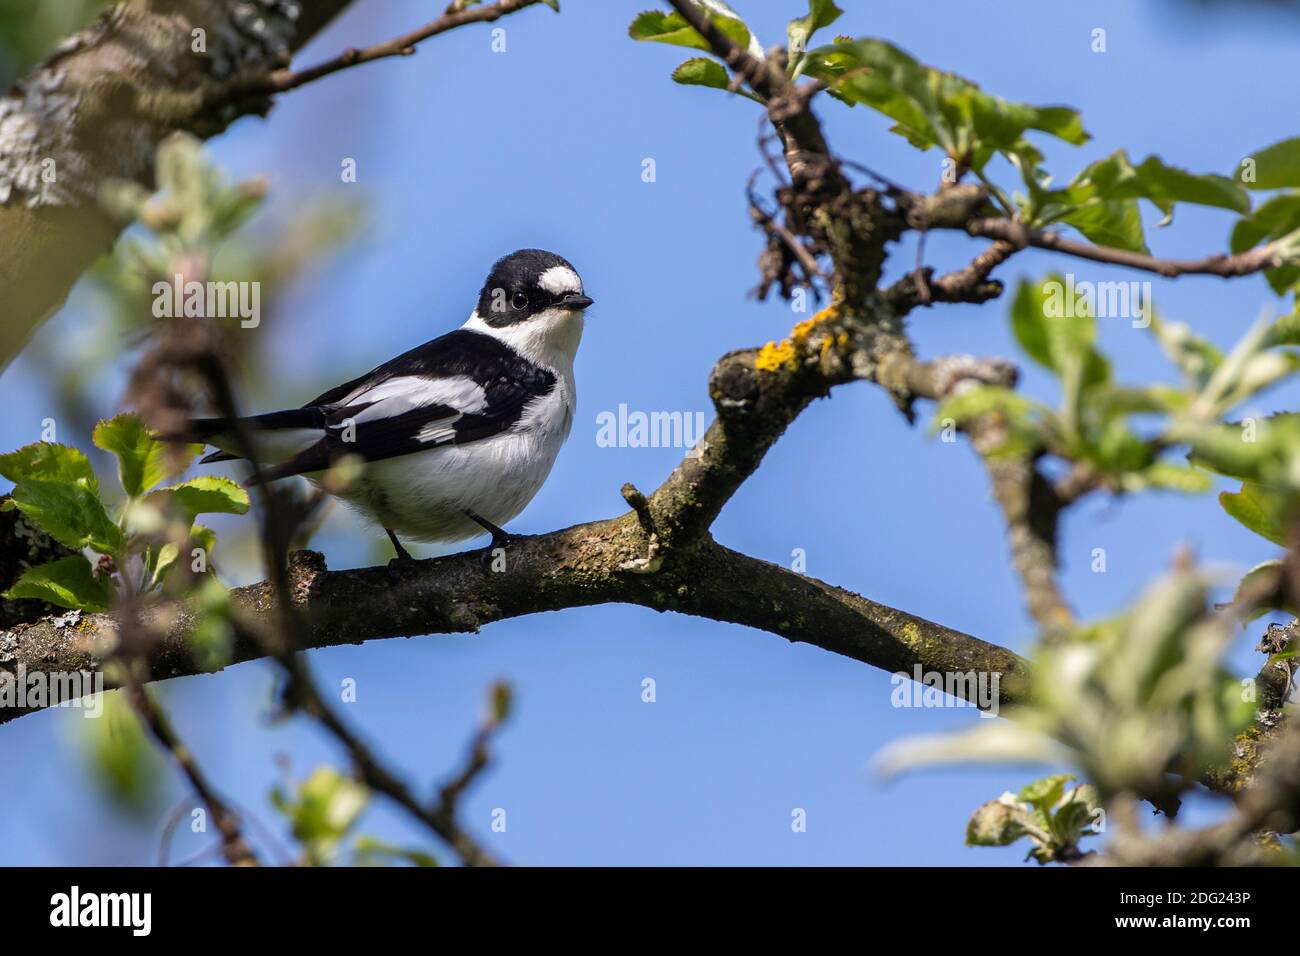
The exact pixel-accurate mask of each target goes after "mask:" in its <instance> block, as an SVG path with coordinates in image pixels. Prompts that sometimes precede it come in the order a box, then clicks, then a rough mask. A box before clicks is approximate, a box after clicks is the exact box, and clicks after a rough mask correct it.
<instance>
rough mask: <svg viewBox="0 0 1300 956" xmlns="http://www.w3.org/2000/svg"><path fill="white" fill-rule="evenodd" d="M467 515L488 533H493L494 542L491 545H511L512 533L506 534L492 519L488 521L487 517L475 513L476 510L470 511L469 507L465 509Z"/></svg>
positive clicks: (495, 546)
mask: <svg viewBox="0 0 1300 956" xmlns="http://www.w3.org/2000/svg"><path fill="white" fill-rule="evenodd" d="M465 517H467V518H469V519H470V520H471V521H473V522H474V523H475V524H477V525H478V526H479V527H480V528H482V529H483V530H484V531H486V532H487V533H488V534H490V535H492V544H491V545H490V546H491V547H493V548H504V547H507V546H509V544H510V535H508V534H506V532H505V531H504V530H503V529H501V528H498V527H497V526H496V525H494V524H493V523H492V522H491V521H488V520H487V519H486V518H484V517H482V516H480V515H477V514H475V513H474V512H472V511H470V510H469V509H468V508H466V509H465Z"/></svg>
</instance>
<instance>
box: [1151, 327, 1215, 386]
mask: <svg viewBox="0 0 1300 956" xmlns="http://www.w3.org/2000/svg"><path fill="white" fill-rule="evenodd" d="M1148 328H1150V329H1151V334H1152V335H1154V336H1155V337H1156V340H1157V341H1158V342H1159V343H1160V348H1161V350H1162V351H1163V352H1164V353H1165V355H1166V356H1168V357H1169V360H1170V361H1171V362H1173V363H1174V364H1175V365H1176V366H1178V370H1179V371H1180V372H1182V374H1183V377H1184V378H1186V379H1187V380H1188V382H1190V383H1191V384H1192V385H1194V386H1195V387H1196V388H1197V389H1198V390H1199V389H1202V388H1204V387H1205V385H1206V383H1207V382H1209V380H1210V376H1211V375H1213V374H1214V373H1215V372H1216V371H1217V370H1218V368H1219V366H1220V365H1222V364H1223V353H1222V352H1221V351H1219V349H1218V348H1217V347H1216V346H1215V345H1213V344H1212V343H1211V342H1210V341H1209V340H1208V339H1204V338H1202V337H1201V336H1199V335H1197V334H1196V333H1195V332H1193V331H1192V327H1191V326H1189V325H1187V324H1185V323H1183V322H1166V321H1165V320H1164V319H1161V318H1160V317H1159V316H1157V315H1155V314H1152V316H1151V324H1150V325H1149V326H1148Z"/></svg>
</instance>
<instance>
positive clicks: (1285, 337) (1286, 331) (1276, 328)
mask: <svg viewBox="0 0 1300 956" xmlns="http://www.w3.org/2000/svg"><path fill="white" fill-rule="evenodd" d="M1264 344H1265V346H1275V345H1300V307H1298V308H1296V310H1295V311H1293V312H1289V313H1288V314H1286V315H1284V316H1281V317H1280V318H1279V319H1278V320H1277V321H1276V322H1274V323H1273V325H1272V326H1271V327H1270V328H1269V330H1268V335H1267V336H1266V337H1265V343H1264Z"/></svg>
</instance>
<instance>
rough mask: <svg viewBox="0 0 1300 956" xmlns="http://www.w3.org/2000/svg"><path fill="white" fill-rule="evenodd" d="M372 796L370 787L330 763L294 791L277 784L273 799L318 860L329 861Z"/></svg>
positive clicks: (313, 772)
mask: <svg viewBox="0 0 1300 956" xmlns="http://www.w3.org/2000/svg"><path fill="white" fill-rule="evenodd" d="M369 800H370V791H369V790H367V789H366V788H365V787H364V786H362V785H361V784H359V783H357V782H356V781H355V780H353V779H352V778H351V777H347V776H344V775H343V774H341V773H339V772H338V771H337V770H334V769H333V768H331V767H318V768H317V769H315V770H313V771H312V773H311V775H310V776H308V777H307V779H306V780H304V781H302V782H301V783H299V784H298V786H297V788H296V790H295V792H293V793H286V792H285V791H283V790H281V789H279V788H276V789H275V790H274V791H272V793H271V802H272V803H273V804H274V805H275V807H276V809H278V810H279V811H280V812H281V813H283V814H284V815H285V816H286V817H288V819H289V821H290V823H291V824H292V827H293V835H294V837H295V838H297V839H298V840H300V841H301V842H302V843H303V845H304V846H305V847H306V848H307V851H308V853H309V854H310V856H311V858H312V860H313V861H314V862H316V863H325V862H328V861H329V858H330V856H331V854H332V853H333V851H334V849H335V848H336V847H337V845H338V843H339V841H340V840H342V839H343V837H344V836H345V835H346V834H347V832H348V830H350V829H351V828H352V826H353V825H354V824H355V823H356V822H357V820H358V818H359V817H360V816H361V814H362V812H364V810H365V808H366V804H367V803H368V802H369Z"/></svg>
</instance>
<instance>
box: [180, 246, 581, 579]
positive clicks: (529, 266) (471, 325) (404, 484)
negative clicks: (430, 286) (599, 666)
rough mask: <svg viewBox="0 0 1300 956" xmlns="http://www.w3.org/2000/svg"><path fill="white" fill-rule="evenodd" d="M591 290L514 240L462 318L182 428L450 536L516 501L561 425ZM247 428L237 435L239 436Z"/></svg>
mask: <svg viewBox="0 0 1300 956" xmlns="http://www.w3.org/2000/svg"><path fill="white" fill-rule="evenodd" d="M592 301H593V300H592V299H591V298H590V297H589V296H588V295H587V294H586V292H585V290H584V288H583V283H582V279H581V277H580V276H579V275H578V272H577V270H576V269H574V267H573V266H572V265H571V264H570V263H569V262H568V260H566V259H564V258H562V257H561V256H558V255H556V254H555V253H553V252H546V251H543V250H541V249H520V250H518V251H516V252H512V253H510V254H509V255H507V256H505V257H503V258H501V259H499V260H497V262H496V263H495V264H494V265H493V266H492V269H491V271H490V272H489V274H488V277H487V280H486V281H485V282H484V283H483V287H482V289H481V291H480V292H479V296H478V302H477V304H476V305H475V307H474V310H473V311H472V312H471V313H470V316H469V318H468V319H467V320H466V321H465V323H464V324H463V325H462V326H460V328H457V329H454V330H452V331H450V332H447V333H446V334H444V335H441V336H439V337H438V338H435V339H433V340H432V341H429V342H426V343H424V344H423V345H419V346H416V347H415V348H413V349H411V350H410V351H409V352H404V353H403V354H401V355H399V356H397V357H396V358H394V359H391V360H390V361H387V362H385V363H383V364H382V365H379V366H376V367H375V368H373V369H371V370H370V371H369V372H366V373H365V374H364V375H362V376H360V377H358V378H354V379H352V380H351V381H349V382H344V383H343V384H342V385H339V386H336V387H335V388H331V389H330V390H329V391H327V392H325V393H323V394H321V395H318V396H317V397H316V398H314V399H312V400H311V401H310V402H307V403H306V404H305V405H303V406H302V407H301V408H294V409H288V410H285V411H279V412H270V413H267V414H262V415H253V416H251V417H248V418H241V419H239V420H238V422H237V423H234V422H232V420H230V419H228V418H206V419H193V420H191V421H190V422H189V423H188V426H187V428H186V434H185V436H184V437H185V439H186V440H188V441H192V442H201V443H204V444H207V445H211V446H212V447H214V448H216V449H217V451H215V452H214V453H212V454H209V455H208V456H207V457H205V458H203V459H202V461H201V463H210V462H220V461H230V460H234V459H239V458H241V457H242V456H241V454H240V451H241V450H249V451H251V452H252V454H253V456H254V457H255V458H256V459H257V465H258V467H257V469H255V473H254V475H253V477H252V478H251V479H249V481H248V482H247V483H248V484H258V483H262V482H269V481H276V480H280V479H284V478H288V477H290V476H294V475H301V476H303V477H304V478H306V479H307V480H308V481H310V482H312V483H313V484H315V485H317V486H318V487H324V488H325V490H326V491H328V492H330V493H332V494H336V495H337V496H338V497H339V498H341V499H342V500H343V502H344V503H345V504H347V505H348V506H350V507H351V508H352V509H353V510H354V511H356V512H358V513H359V514H360V515H361V516H362V518H363V519H366V520H368V521H371V522H373V523H374V524H377V525H378V526H379V527H381V528H383V530H384V531H385V532H386V533H387V535H388V538H389V540H390V541H391V542H392V544H393V547H394V549H395V550H396V552H397V560H399V561H409V560H411V555H410V553H409V552H408V551H407V550H406V548H405V547H404V546H403V544H402V539H403V538H405V539H407V540H414V541H422V542H439V543H451V542H456V541H463V540H466V539H469V538H473V537H476V536H478V535H481V534H482V533H484V532H487V533H488V534H490V535H491V536H492V544H491V545H489V547H491V548H495V547H504V546H505V545H507V544H508V543H509V541H510V536H509V534H507V532H506V531H505V530H504V529H503V528H502V526H503V525H505V524H507V523H509V522H510V521H511V520H512V519H514V518H515V517H516V516H518V514H519V513H520V512H521V511H523V510H524V508H525V507H526V506H527V505H528V503H529V502H530V501H531V500H532V499H533V496H534V495H536V494H537V492H538V490H539V489H540V488H541V487H542V485H543V483H544V482H545V481H546V478H547V476H548V475H549V474H550V471H551V466H552V465H554V464H555V459H556V456H557V455H558V453H559V451H560V447H561V445H563V444H564V441H565V439H567V438H568V436H569V431H570V429H571V428H572V426H573V416H574V410H575V408H576V402H577V391H576V388H575V383H574V375H573V362H574V358H575V356H576V354H577V350H578V344H579V342H580V340H581V338H582V331H583V325H584V321H585V315H586V310H587V308H588V307H589V306H590V305H591V304H592ZM245 438H246V439H247V443H246V444H245ZM349 455H354V456H358V457H359V458H360V459H361V460H362V461H363V462H364V463H365V464H364V468H363V469H361V472H360V475H359V477H357V478H356V479H355V480H353V481H351V482H348V483H346V484H345V485H344V486H343V487H341V488H340V487H334V483H329V484H323V480H324V478H325V474H326V472H327V471H328V469H329V468H330V467H331V466H332V465H333V464H335V463H336V462H338V461H340V460H341V459H343V458H344V457H346V456H349Z"/></svg>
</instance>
